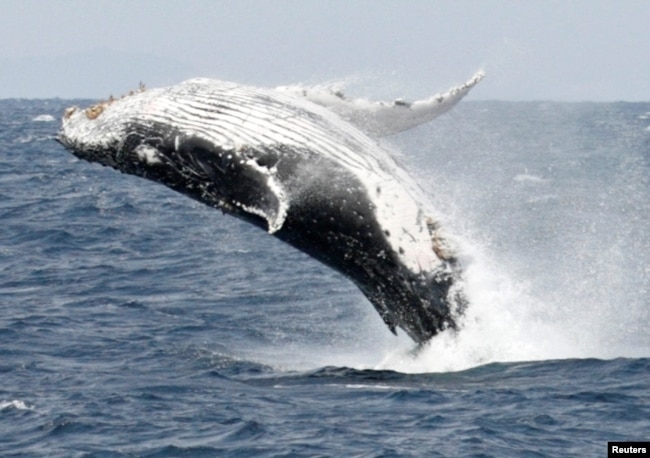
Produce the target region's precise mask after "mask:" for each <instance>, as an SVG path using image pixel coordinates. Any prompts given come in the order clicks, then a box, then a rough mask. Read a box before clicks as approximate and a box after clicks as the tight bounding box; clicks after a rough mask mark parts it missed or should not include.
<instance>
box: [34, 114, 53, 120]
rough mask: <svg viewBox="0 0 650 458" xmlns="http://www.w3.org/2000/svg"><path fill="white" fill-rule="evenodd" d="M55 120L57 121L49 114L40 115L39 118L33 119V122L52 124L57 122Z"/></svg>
mask: <svg viewBox="0 0 650 458" xmlns="http://www.w3.org/2000/svg"><path fill="white" fill-rule="evenodd" d="M55 120H56V118H55V117H54V116H52V115H49V114H42V115H38V116H36V117H35V118H33V119H32V121H34V122H52V121H55Z"/></svg>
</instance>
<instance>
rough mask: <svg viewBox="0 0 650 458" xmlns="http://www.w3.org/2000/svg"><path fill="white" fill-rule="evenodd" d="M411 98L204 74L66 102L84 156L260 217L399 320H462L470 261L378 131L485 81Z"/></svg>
mask: <svg viewBox="0 0 650 458" xmlns="http://www.w3.org/2000/svg"><path fill="white" fill-rule="evenodd" d="M482 77H483V74H482V73H478V74H476V75H475V76H474V77H473V78H472V79H471V80H469V81H468V82H467V83H465V84H463V85H461V86H457V87H455V88H452V89H451V90H449V91H448V92H446V93H442V94H437V95H435V96H433V97H431V98H429V99H426V100H420V101H416V102H413V103H406V102H403V101H400V100H398V101H395V102H388V103H387V102H370V101H367V100H363V99H347V98H346V97H345V96H343V95H342V94H341V93H340V92H338V91H334V90H326V89H318V88H316V89H314V88H304V87H298V86H285V87H280V88H274V89H267V88H257V87H251V86H245V85H239V84H235V83H230V82H223V81H217V80H211V79H205V78H197V79H191V80H188V81H185V82H183V83H180V84H178V85H175V86H171V87H166V88H157V89H146V90H145V89H144V87H141V88H140V89H139V90H138V91H134V92H132V93H130V94H128V95H126V96H123V97H121V98H119V99H113V98H112V97H111V99H109V100H107V101H104V102H100V103H98V104H96V105H93V106H91V107H89V108H86V109H81V108H77V107H71V108H68V109H67V110H66V112H65V113H64V115H63V119H62V127H61V130H60V132H59V134H58V136H57V140H58V141H59V142H60V143H61V144H62V145H63V146H65V147H66V148H67V149H69V150H70V151H71V152H72V153H73V154H74V155H76V156H77V157H79V158H81V159H85V160H87V161H90V162H97V163H99V164H102V165H104V166H109V167H112V168H114V169H117V170H119V171H120V172H123V173H127V174H133V175H137V176H141V177H144V178H147V179H149V180H153V181H156V182H159V183H162V184H164V185H166V186H168V187H170V188H172V189H174V190H176V191H178V192H180V193H183V194H185V195H187V196H189V197H191V198H194V199H197V200H199V201H201V202H203V203H205V204H207V205H210V206H212V207H215V208H218V209H220V210H222V211H223V212H225V213H228V214H230V215H233V216H235V217H238V218H241V219H243V220H245V221H247V222H249V223H252V224H254V225H256V226H258V227H261V228H263V229H265V230H266V231H268V233H270V234H272V235H274V236H275V237H277V238H279V239H281V240H283V241H284V242H286V243H288V244H289V245H292V246H294V247H295V248H297V249H299V250H301V251H303V252H305V253H307V254H309V255H310V256H312V257H313V258H315V259H317V260H318V261H320V262H322V263H324V264H326V265H327V266H329V267H331V268H333V269H335V270H337V271H339V272H341V273H342V274H343V275H345V276H346V277H347V278H349V279H350V280H351V281H352V282H353V283H354V284H356V285H357V286H358V288H359V289H360V290H361V291H362V292H363V294H364V295H365V296H366V297H367V298H368V300H369V301H370V302H371V303H372V304H373V306H374V307H375V308H376V310H377V311H378V312H379V314H380V316H381V318H382V319H383V320H384V322H385V323H386V324H387V325H388V327H389V328H390V330H391V331H392V332H393V333H396V328H397V327H399V328H401V329H403V330H404V331H405V332H406V333H407V334H408V335H409V336H410V337H411V338H412V339H413V340H414V341H416V342H418V343H423V342H426V341H427V340H428V339H430V338H431V337H432V336H434V335H435V334H437V333H438V332H440V331H442V330H444V329H447V328H456V327H457V320H458V318H459V316H460V314H461V313H462V310H463V308H464V306H465V299H464V295H463V291H462V272H461V266H460V264H459V262H458V260H457V258H456V256H455V255H454V252H453V248H452V247H451V244H450V243H449V242H448V239H447V238H446V237H445V236H444V234H443V231H442V229H441V228H440V225H439V224H438V221H437V220H436V218H435V217H434V216H433V215H432V214H430V213H429V212H428V210H427V209H426V208H425V207H424V205H423V203H422V202H423V199H422V198H421V195H420V191H419V189H418V188H417V186H416V185H415V184H414V183H413V181H412V180H410V179H409V177H408V176H407V174H406V172H404V170H403V169H401V168H400V167H399V166H398V165H397V164H396V162H395V160H394V159H393V158H392V157H391V156H390V154H388V153H387V152H386V151H385V150H384V149H382V148H381V147H380V145H379V144H378V142H377V141H376V140H375V139H374V138H371V136H372V137H381V136H384V135H390V134H393V133H396V132H399V131H402V130H406V129H409V128H412V127H414V126H416V125H419V124H421V123H423V122H427V121H429V120H430V119H433V118H434V117H436V116H438V115H439V114H441V113H443V112H445V111H446V110H448V109H449V108H450V107H451V106H453V105H454V104H455V103H457V102H458V101H459V100H460V99H462V98H463V97H464V95H465V94H467V92H468V91H469V90H470V89H471V88H472V87H473V86H474V85H475V84H476V83H478V81H480V80H481V78H482Z"/></svg>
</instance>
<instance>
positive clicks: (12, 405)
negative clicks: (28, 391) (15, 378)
mask: <svg viewBox="0 0 650 458" xmlns="http://www.w3.org/2000/svg"><path fill="white" fill-rule="evenodd" d="M9 409H16V410H33V409H34V408H33V407H30V406H28V405H27V404H25V402H23V401H21V400H18V399H15V400H13V401H0V411H2V410H9Z"/></svg>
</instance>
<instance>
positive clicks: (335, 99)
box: [277, 71, 485, 137]
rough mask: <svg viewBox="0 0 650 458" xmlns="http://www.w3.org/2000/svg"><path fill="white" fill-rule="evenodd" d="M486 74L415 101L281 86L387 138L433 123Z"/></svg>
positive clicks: (374, 133) (368, 132)
mask: <svg viewBox="0 0 650 458" xmlns="http://www.w3.org/2000/svg"><path fill="white" fill-rule="evenodd" d="M484 76H485V73H484V72H483V71H480V72H478V73H476V74H475V75H474V76H473V77H472V78H471V79H470V80H469V81H467V82H466V83H464V84H461V85H460V86H455V87H453V88H451V89H449V90H448V91H447V92H444V93H439V94H435V95H433V96H431V97H429V98H427V99H423V100H417V101H415V102H410V103H409V102H404V101H402V100H395V101H394V102H374V101H369V100H366V99H346V98H345V97H344V96H343V94H342V93H341V92H340V91H337V90H331V89H330V90H328V89H322V88H301V87H297V86H285V87H281V88H277V89H278V90H282V91H285V92H289V93H291V94H292V95H294V96H297V97H303V98H305V99H307V100H309V101H311V102H313V103H316V104H318V105H322V106H324V107H326V108H328V109H330V110H331V111H333V112H335V113H336V114H338V115H339V116H340V117H342V118H343V119H345V120H346V121H348V122H350V123H351V124H354V125H355V126H357V127H358V128H359V129H360V130H362V131H363V132H365V133H366V134H368V135H370V136H373V137H385V136H387V135H393V134H396V133H398V132H402V131H405V130H408V129H412V128H413V127H416V126H419V125H420V124H424V123H425V122H429V121H431V120H432V119H434V118H436V117H438V116H440V115H441V114H443V113H445V112H446V111H448V110H449V109H450V108H452V107H453V106H454V105H456V104H457V103H458V102H459V101H460V100H461V99H462V98H463V97H465V95H467V93H468V92H469V91H470V89H472V88H473V87H474V86H476V84H477V83H478V82H479V81H481V80H482V79H483V77H484Z"/></svg>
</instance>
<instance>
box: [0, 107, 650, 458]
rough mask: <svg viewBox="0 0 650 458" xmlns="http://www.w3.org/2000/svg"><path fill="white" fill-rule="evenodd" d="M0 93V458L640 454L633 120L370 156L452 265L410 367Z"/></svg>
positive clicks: (649, 308) (645, 245)
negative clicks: (454, 274) (448, 326)
mask: <svg viewBox="0 0 650 458" xmlns="http://www.w3.org/2000/svg"><path fill="white" fill-rule="evenodd" d="M73 103H77V104H83V102H82V101H67V100H2V101H0V456H7V457H10V456H48V457H141V456H142V457H177V456H205V457H213V456H214V457H222V456H226V457H228V456H269V457H270V456H274V457H275V456H287V457H289V456H291V457H294V456H296V457H301V456H304V457H311V456H358V457H398V456H399V457H402V456H413V457H419V456H441V457H442V456H444V457H456V456H476V457H479V456H480V457H509V456H529V457H555V456H581V457H582V456H605V455H606V447H607V441H614V440H619V441H621V440H637V441H638V440H650V359H649V357H650V332H648V328H649V326H650V300H649V299H648V293H649V291H650V231H649V221H650V220H649V219H648V218H649V216H650V103H635V104H631V103H573V104H565V103H542V102H530V103H506V102H465V103H462V104H461V105H460V106H458V107H457V108H455V109H454V110H453V111H452V112H450V113H448V114H446V115H445V116H443V117H441V118H440V119H438V120H436V121H434V122H432V123H431V124H428V125H425V126H421V127H419V128H417V129H414V130H412V131H410V132H406V133H404V134H401V135H398V136H395V137H392V138H390V139H388V140H387V142H386V147H387V148H390V149H391V150H392V151H393V152H394V154H395V155H396V156H398V159H399V161H400V162H401V163H402V164H403V165H404V167H405V168H407V169H408V170H410V171H411V173H412V174H413V175H415V176H416V178H417V179H418V181H419V182H420V184H421V185H422V187H423V188H424V189H425V190H426V191H427V193H428V195H429V197H430V201H431V202H430V203H431V205H432V206H433V207H434V208H436V209H437V210H438V212H439V215H440V217H441V218H442V219H443V221H444V224H445V226H446V227H448V228H449V231H450V232H451V233H453V234H455V235H456V238H457V243H458V246H459V249H460V250H461V253H462V255H461V257H462V259H463V263H464V264H465V266H466V283H467V284H466V288H467V291H468V295H469V297H470V301H471V304H470V307H469V309H468V311H467V316H466V318H465V322H464V326H463V329H461V331H460V332H459V333H458V334H456V335H451V334H447V335H445V334H443V335H441V336H439V337H436V338H435V339H434V340H433V341H432V342H431V344H430V345H429V346H427V347H425V348H423V349H421V350H420V351H414V350H415V349H414V345H413V344H412V343H411V342H410V341H409V340H408V338H406V337H405V336H404V335H400V336H399V337H394V336H393V335H392V334H391V333H390V332H389V331H388V330H387V329H386V327H385V326H384V325H383V323H382V322H381V319H380V318H379V317H378V316H377V314H376V313H375V311H374V310H373V309H372V307H371V305H370V304H369V303H368V302H367V301H366V300H365V298H364V297H363V296H362V295H361V294H360V293H359V292H358V291H357V290H356V289H355V288H354V287H353V286H352V285H351V284H350V283H349V282H348V281H347V280H346V279H344V278H342V277H341V276H339V275H338V274H336V273H334V272H332V271H330V270H328V269H326V268H325V267H323V266H321V265H319V264H318V263H316V262H314V261H313V260H311V259H309V258H308V257H306V256H305V255H303V254H301V253H299V252H296V251H294V250H292V249H290V248H289V247H287V246H285V245H283V244H282V243H280V242H278V241H277V240H275V239H273V238H272V237H270V236H268V235H266V234H265V233H264V232H263V231H260V230H258V229H256V228H254V227H249V226H247V225H245V224H243V223H241V222H239V221H237V220H235V219H233V218H231V217H228V216H224V215H222V214H221V213H220V212H218V211H215V210H213V209H210V208H208V207H205V206H203V205H201V204H199V203H196V202H194V201H191V200H189V199H187V198H185V197H183V196H181V195H178V194H175V193H173V192H172V191H170V190H168V189H166V188H164V187H162V186H160V185H157V184H154V183H150V182H147V181H144V180H142V179H138V178H135V177H131V176H124V175H121V174H119V173H117V172H115V171H113V170H109V169H106V168H102V167H100V166H97V165H93V164H88V163H85V162H81V161H79V160H77V159H75V158H74V157H73V156H72V155H70V154H69V153H67V152H66V151H64V149H63V148H62V147H61V146H59V145H58V144H57V143H55V142H54V141H53V136H54V135H55V133H56V132H57V130H58V128H59V117H60V115H61V113H62V111H63V109H64V108H65V107H67V106H69V105H71V104H73Z"/></svg>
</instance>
